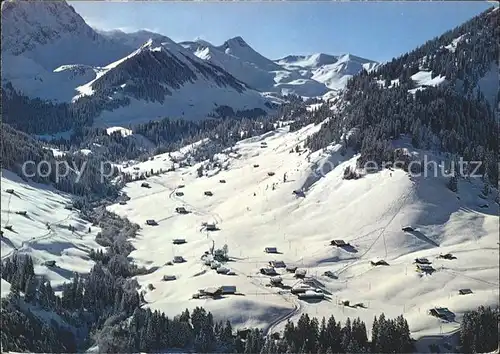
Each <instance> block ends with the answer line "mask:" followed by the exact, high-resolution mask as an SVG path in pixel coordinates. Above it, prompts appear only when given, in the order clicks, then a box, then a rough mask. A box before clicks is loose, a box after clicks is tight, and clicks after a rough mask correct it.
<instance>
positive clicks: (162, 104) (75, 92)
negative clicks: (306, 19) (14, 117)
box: [2, 1, 276, 125]
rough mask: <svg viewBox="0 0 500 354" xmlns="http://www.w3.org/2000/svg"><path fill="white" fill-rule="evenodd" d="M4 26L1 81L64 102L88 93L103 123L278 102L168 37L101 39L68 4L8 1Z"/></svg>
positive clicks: (30, 94) (106, 36)
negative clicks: (146, 89) (146, 90)
mask: <svg viewBox="0 0 500 354" xmlns="http://www.w3.org/2000/svg"><path fill="white" fill-rule="evenodd" d="M2 25H3V26H2V27H3V29H4V30H3V31H2V44H3V46H2V61H3V70H2V71H3V77H2V84H6V83H7V82H10V83H11V84H12V86H13V87H14V89H15V90H17V91H19V92H21V93H22V94H24V95H26V96H28V97H33V98H41V99H46V100H55V101H59V102H71V101H75V99H77V98H79V97H82V96H84V95H86V96H90V97H89V99H86V101H85V104H86V105H88V104H91V105H95V106H96V107H95V108H93V110H95V111H97V112H101V114H100V115H98V116H97V117H94V118H96V122H97V123H99V124H106V123H105V122H106V121H110V122H112V124H113V125H115V123H124V120H126V122H125V123H126V124H129V123H133V122H137V121H144V120H151V119H157V118H158V117H165V116H170V117H186V118H190V119H198V118H202V117H206V116H207V115H209V114H215V115H218V113H217V112H219V113H220V112H221V111H222V110H224V112H226V114H227V113H228V112H231V109H232V110H233V111H243V110H248V111H251V110H256V109H259V110H260V111H253V112H254V113H255V112H263V111H269V109H270V107H271V103H272V102H275V101H276V100H271V99H269V98H268V97H267V96H266V95H263V94H261V93H259V92H257V91H255V90H252V89H250V88H249V87H247V85H246V84H245V83H243V82H240V81H238V80H237V79H235V78H234V77H232V76H231V75H230V74H229V73H227V72H226V71H225V70H224V68H220V67H216V66H214V65H212V64H210V63H207V62H205V61H202V60H200V59H199V58H197V57H196V56H194V55H193V54H191V53H190V52H189V51H187V50H185V49H184V48H183V47H181V46H179V45H177V44H176V43H174V42H173V41H171V40H170V39H169V38H168V37H165V36H163V35H156V34H154V33H151V32H147V31H140V32H138V33H135V34H133V35H130V36H129V35H128V34H124V33H123V32H119V31H114V32H111V33H103V34H101V33H99V32H97V31H95V30H93V29H92V28H91V27H89V26H88V25H87V24H86V23H85V21H84V20H83V18H82V17H81V16H80V15H78V14H77V13H76V12H75V11H74V9H73V8H72V7H71V6H69V5H68V4H67V3H66V2H46V1H29V2H27V1H8V2H4V3H2ZM150 39H151V40H150ZM145 42H147V44H144V43H145ZM153 43H155V45H153ZM165 43H168V45H165ZM76 44H77V45H76ZM156 44H158V45H156ZM141 45H142V46H141ZM139 46H141V47H140V48H139V49H137V48H138V47H139ZM229 46H230V47H231V44H229ZM270 63H271V64H272V65H275V64H274V63H272V62H270ZM148 80H149V81H148ZM151 80H153V81H151ZM153 86H154V87H153ZM139 87H140V88H141V89H143V88H148V89H149V92H138V91H137V90H138V89H139ZM134 89H135V91H134ZM153 90H156V91H155V92H152V91H153ZM111 100H114V101H113V102H110V101H111ZM181 107H182V108H181ZM226 107H230V108H231V109H229V108H226ZM145 108H147V110H145ZM145 113H146V114H145ZM116 116H119V117H120V120H119V122H117V121H116V120H115V118H113V117H116Z"/></svg>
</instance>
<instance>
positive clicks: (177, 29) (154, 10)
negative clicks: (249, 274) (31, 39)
mask: <svg viewBox="0 0 500 354" xmlns="http://www.w3.org/2000/svg"><path fill="white" fill-rule="evenodd" d="M69 3H70V4H71V5H72V6H73V7H74V8H75V10H76V11H77V12H78V13H79V14H80V15H81V16H82V17H83V18H84V19H85V20H86V21H87V23H89V25H91V26H92V27H95V28H99V29H121V30H123V31H125V32H130V31H134V30H138V29H148V30H151V31H155V32H158V33H161V34H164V35H166V36H168V37H170V38H172V39H173V40H174V41H183V40H193V39H195V38H201V39H204V40H207V41H209V42H211V43H212V44H215V45H219V44H222V43H223V42H224V41H225V40H226V39H228V38H231V37H235V36H241V37H243V39H244V40H245V41H246V42H247V43H248V44H249V45H250V46H252V47H253V48H254V49H255V50H257V51H258V52H260V53H261V54H262V55H264V56H266V57H268V58H270V59H277V58H280V57H283V56H286V55H289V54H312V53H318V52H323V53H329V54H343V53H351V54H355V55H358V56H361V57H365V58H368V59H373V60H377V61H385V60H390V59H391V58H393V57H395V56H398V55H400V54H402V53H404V52H407V51H409V50H411V49H413V48H415V47H416V46H418V45H420V44H422V43H424V42H425V41H426V40H428V39H431V38H433V37H435V36H437V35H440V34H441V33H443V32H445V31H446V30H449V29H452V28H453V27H455V26H457V25H459V24H461V23H463V22H465V21H466V20H468V19H470V18H471V17H473V16H475V15H477V14H478V13H480V12H482V11H484V10H485V9H487V8H488V7H491V6H493V4H492V3H491V2H490V3H486V2H480V1H475V2H472V1H454V2H451V1H450V2H443V1H440V2H393V1H391V2H389V1H387V2H372V3H370V2H298V1H288V2H278V1H275V2H183V3H181V2H142V1H138V2H135V1H131V2H97V1H95V2H84V1H77V2H69Z"/></svg>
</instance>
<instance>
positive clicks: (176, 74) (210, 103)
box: [77, 37, 272, 126]
mask: <svg viewBox="0 0 500 354" xmlns="http://www.w3.org/2000/svg"><path fill="white" fill-rule="evenodd" d="M77 90H78V91H79V92H80V96H79V97H82V96H87V97H90V98H92V97H96V99H99V98H101V97H104V98H105V99H107V101H108V103H109V104H112V105H114V104H115V103H116V102H120V103H118V104H117V105H116V106H114V107H113V108H112V109H106V110H104V111H103V112H102V113H101V114H100V115H99V116H98V118H97V119H96V121H95V123H96V124H98V125H106V126H109V125H120V124H121V123H123V122H130V121H134V122H135V123H138V122H142V121H149V120H154V119H156V118H157V117H159V116H165V115H166V114H165V112H168V115H169V116H171V117H186V118H189V119H197V118H202V117H205V116H206V115H207V114H209V113H212V112H214V113H216V114H217V115H224V114H226V110H228V109H229V107H231V109H232V110H233V111H234V112H235V113H237V112H238V111H240V112H241V111H251V110H255V109H258V110H260V112H266V111H269V110H270V109H271V107H272V106H271V105H270V100H269V99H268V98H267V97H265V96H263V95H261V94H260V93H259V92H257V91H255V90H252V89H250V88H248V87H247V85H246V84H245V83H243V82H241V81H239V80H237V79H235V78H234V77H233V76H231V75H230V74H229V73H227V72H226V71H225V70H224V69H222V68H220V67H218V66H215V65H212V64H210V63H207V62H205V61H203V60H201V59H199V58H198V57H196V56H194V55H193V54H191V53H190V52H189V51H187V50H186V49H184V48H183V47H182V46H180V45H178V44H177V43H175V42H173V41H172V40H170V39H168V38H166V37H164V38H163V39H162V40H161V41H160V40H152V39H150V40H149V41H148V42H146V43H145V44H144V45H143V46H141V47H140V48H139V49H137V50H136V51H134V52H132V53H131V54H129V55H128V56H126V57H124V58H122V59H120V60H118V61H115V62H113V63H111V64H109V65H107V66H106V67H104V68H102V71H101V72H100V73H99V75H98V77H97V78H96V79H95V80H93V81H91V82H89V83H87V84H86V85H83V86H80V87H78V88H77Z"/></svg>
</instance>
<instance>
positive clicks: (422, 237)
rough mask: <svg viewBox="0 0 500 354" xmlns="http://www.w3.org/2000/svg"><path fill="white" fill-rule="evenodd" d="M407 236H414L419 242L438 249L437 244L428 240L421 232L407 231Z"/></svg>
mask: <svg viewBox="0 0 500 354" xmlns="http://www.w3.org/2000/svg"><path fill="white" fill-rule="evenodd" d="M407 232H408V233H409V234H411V235H413V236H415V237H416V238H418V239H419V240H421V241H423V242H426V243H428V244H430V245H431V246H434V247H439V244H438V243H436V242H435V241H434V240H432V239H430V238H429V237H427V236H425V235H424V234H423V233H422V232H420V231H417V230H413V231H407Z"/></svg>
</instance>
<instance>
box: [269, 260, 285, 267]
mask: <svg viewBox="0 0 500 354" xmlns="http://www.w3.org/2000/svg"><path fill="white" fill-rule="evenodd" d="M269 265H270V266H271V267H273V268H286V264H285V262H283V261H270V262H269Z"/></svg>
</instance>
